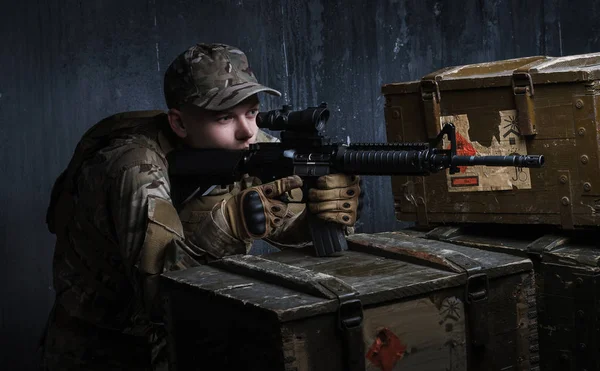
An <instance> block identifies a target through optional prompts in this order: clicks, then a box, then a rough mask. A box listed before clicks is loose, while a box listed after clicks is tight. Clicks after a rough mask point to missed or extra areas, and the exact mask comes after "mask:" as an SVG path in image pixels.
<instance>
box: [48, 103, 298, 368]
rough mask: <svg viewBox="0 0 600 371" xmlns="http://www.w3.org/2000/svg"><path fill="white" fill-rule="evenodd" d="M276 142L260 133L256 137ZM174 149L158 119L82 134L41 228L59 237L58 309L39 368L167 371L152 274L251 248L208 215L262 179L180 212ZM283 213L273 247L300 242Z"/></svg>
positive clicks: (294, 216) (111, 124) (153, 115)
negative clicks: (174, 196) (171, 166)
mask: <svg viewBox="0 0 600 371" xmlns="http://www.w3.org/2000/svg"><path fill="white" fill-rule="evenodd" d="M273 140H277V139H276V138H273V137H271V136H269V135H268V134H266V133H264V132H262V131H261V132H260V133H259V137H258V138H257V141H263V142H264V141H273ZM175 143H177V141H176V140H175V138H173V137H172V133H171V131H170V128H169V127H168V121H167V118H166V115H165V114H164V113H159V112H158V111H149V112H133V113H127V114H118V115H114V116H111V117H109V118H107V119H105V120H103V121H101V122H100V123H98V124H97V125H95V126H94V127H93V128H91V129H90V130H89V131H88V132H87V133H86V134H85V135H84V136H83V138H82V139H81V141H80V142H79V144H78V146H77V149H76V151H75V154H74V156H73V158H72V160H71V162H70V164H69V166H68V168H67V169H66V170H65V172H63V174H61V176H60V177H59V179H58V180H57V182H56V183H55V186H54V188H53V191H52V200H51V204H50V207H49V209H48V215H47V221H48V226H49V229H50V230H51V231H52V232H53V233H55V234H56V235H57V242H56V246H55V253H54V260H53V274H54V288H55V291H56V302H55V306H54V309H53V312H52V313H51V316H50V318H49V321H48V326H47V331H46V335H45V339H44V342H43V346H44V355H43V357H44V364H45V369H48V370H54V369H61V370H67V369H77V370H84V369H85V370H96V369H98V370H100V369H102V370H107V369H130V370H138V369H139V370H147V369H162V370H164V369H167V364H166V359H167V357H166V354H165V352H166V348H165V342H166V340H165V339H166V336H165V329H164V326H163V324H162V317H161V314H162V313H161V308H160V307H159V305H157V300H156V298H157V297H158V296H157V295H158V294H157V290H156V281H157V278H158V276H159V275H160V274H161V273H163V272H164V271H167V270H175V269H185V268H187V267H190V266H194V265H198V264H202V263H204V262H206V261H208V260H210V259H217V258H220V257H222V256H224V255H230V254H240V253H242V254H243V253H246V252H247V251H248V249H249V248H250V246H249V245H248V244H246V243H243V242H242V241H239V240H237V239H235V238H234V237H232V236H231V235H230V233H228V227H227V224H226V223H225V221H224V219H223V218H221V217H220V216H219V213H213V212H211V210H212V209H213V206H214V205H215V204H217V203H218V202H221V201H222V200H223V199H225V198H227V197H231V196H232V195H234V194H236V193H237V192H239V191H240V190H241V189H244V188H245V187H247V186H251V185H253V184H257V183H259V182H260V181H259V180H257V179H254V178H250V177H247V178H245V179H244V180H243V181H241V182H238V183H235V184H232V185H230V186H228V187H219V188H215V189H214V190H213V191H212V192H211V193H210V194H208V195H207V196H204V197H196V198H194V199H192V200H190V201H189V202H188V203H187V204H186V205H185V207H184V208H183V209H182V210H180V212H179V213H177V211H175V209H174V207H173V206H172V205H171V203H170V184H169V179H168V175H167V162H166V159H165V155H166V153H168V151H170V150H171V149H172V148H173V147H174V146H175V145H176V144H175ZM290 213H291V214H290V218H289V223H288V224H287V225H286V226H285V228H282V229H281V231H280V232H279V233H278V235H276V236H274V237H273V240H271V242H273V243H274V244H276V245H278V246H279V247H285V246H299V245H305V244H306V243H307V241H306V240H307V238H308V233H307V231H308V230H307V229H306V223H304V222H303V221H304V218H303V215H304V213H303V210H301V209H300V210H295V211H291V212H290ZM175 242H177V243H175Z"/></svg>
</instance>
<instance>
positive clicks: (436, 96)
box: [421, 77, 442, 139]
mask: <svg viewBox="0 0 600 371" xmlns="http://www.w3.org/2000/svg"><path fill="white" fill-rule="evenodd" d="M421 100H422V101H423V110H424V116H425V128H426V129H427V136H428V137H429V139H431V138H435V137H437V135H438V134H439V132H440V130H441V127H440V112H441V111H440V103H441V100H442V97H441V94H440V86H439V85H438V83H437V81H436V80H435V77H433V78H426V77H425V78H423V79H422V80H421Z"/></svg>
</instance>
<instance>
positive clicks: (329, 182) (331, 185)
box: [317, 173, 358, 189]
mask: <svg viewBox="0 0 600 371" xmlns="http://www.w3.org/2000/svg"><path fill="white" fill-rule="evenodd" d="M357 183H358V177H357V176H355V175H346V174H340V173H338V174H328V175H323V176H321V177H319V178H318V179H317V188H320V189H335V188H343V187H348V186H351V185H354V184H357Z"/></svg>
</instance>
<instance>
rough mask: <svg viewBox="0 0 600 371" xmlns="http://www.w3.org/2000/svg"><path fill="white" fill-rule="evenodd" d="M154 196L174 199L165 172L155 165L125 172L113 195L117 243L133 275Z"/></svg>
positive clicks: (111, 205) (113, 190)
mask: <svg viewBox="0 0 600 371" xmlns="http://www.w3.org/2000/svg"><path fill="white" fill-rule="evenodd" d="M152 196H154V197H159V198H162V199H164V200H167V201H170V200H171V196H170V189H169V182H168V181H167V179H166V175H165V172H164V170H163V169H162V168H161V167H160V166H159V165H157V164H151V163H145V164H138V165H135V166H131V167H129V168H126V169H124V170H122V172H121V173H120V176H118V177H117V178H116V183H115V185H114V187H113V189H112V192H111V195H110V207H111V210H112V214H113V215H112V216H113V222H114V226H115V234H116V238H117V243H118V244H119V246H120V248H121V254H122V256H123V259H124V260H125V261H126V267H127V269H128V270H129V273H133V272H132V270H133V269H134V268H135V267H136V266H137V265H138V263H139V262H138V261H139V258H140V254H141V249H142V246H143V245H144V238H145V234H146V228H147V223H148V198H149V197H152Z"/></svg>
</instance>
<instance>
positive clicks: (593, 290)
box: [400, 225, 600, 371]
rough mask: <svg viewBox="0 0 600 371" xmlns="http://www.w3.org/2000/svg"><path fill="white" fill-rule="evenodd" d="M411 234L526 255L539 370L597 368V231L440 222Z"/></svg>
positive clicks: (599, 337)
mask: <svg viewBox="0 0 600 371" xmlns="http://www.w3.org/2000/svg"><path fill="white" fill-rule="evenodd" d="M400 233H405V234H406V235H409V236H411V237H418V238H422V239H429V240H437V241H445V242H449V243H453V244H458V245H462V246H468V247H472V248H477V249H481V250H485V251H494V252H503V253H508V254H512V255H515V256H519V257H529V258H530V259H531V260H532V262H533V264H534V271H535V276H536V278H535V281H536V298H537V308H538V323H539V355H540V369H541V370H542V371H554V370H556V371H562V370H567V371H571V370H587V371H592V370H600V358H598V357H597V355H598V352H600V242H599V241H600V239H599V237H600V231H599V230H597V229H591V228H590V229H586V230H576V231H564V230H562V229H560V228H559V227H551V226H542V225H538V226H530V225H517V226H509V225H477V226H474V225H463V226H441V227H437V228H433V229H430V230H406V231H402V232H400Z"/></svg>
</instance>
